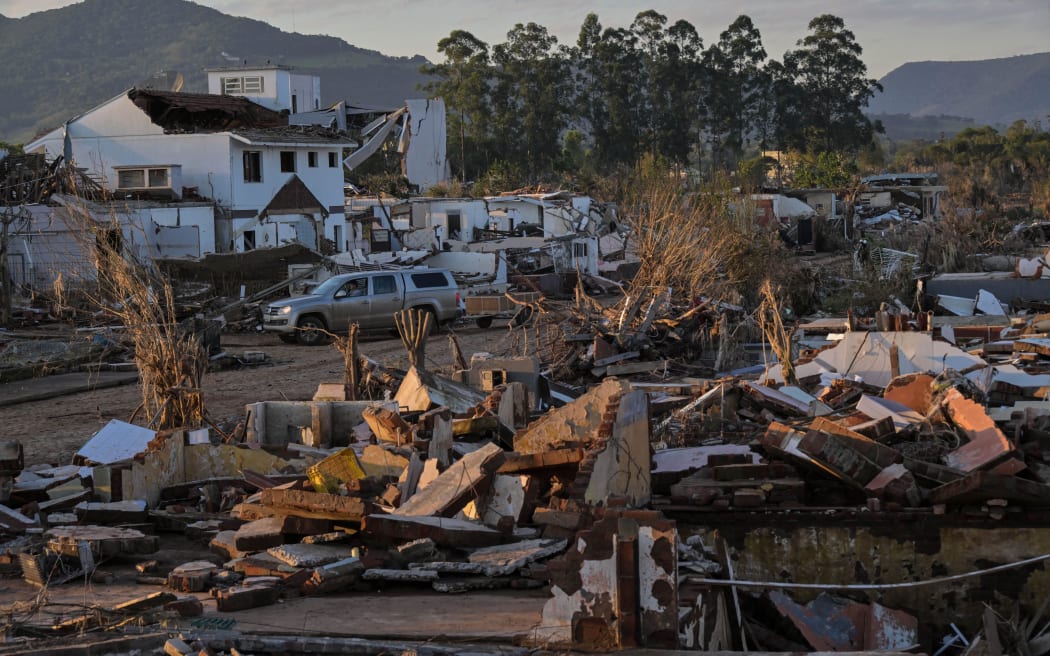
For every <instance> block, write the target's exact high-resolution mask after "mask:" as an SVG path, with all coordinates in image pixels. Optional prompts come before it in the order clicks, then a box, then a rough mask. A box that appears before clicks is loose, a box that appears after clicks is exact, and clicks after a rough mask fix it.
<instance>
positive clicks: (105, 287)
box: [55, 202, 207, 430]
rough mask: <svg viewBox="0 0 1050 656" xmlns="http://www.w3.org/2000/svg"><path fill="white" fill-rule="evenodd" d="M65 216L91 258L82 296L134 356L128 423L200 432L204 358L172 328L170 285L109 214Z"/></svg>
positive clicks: (78, 209)
mask: <svg viewBox="0 0 1050 656" xmlns="http://www.w3.org/2000/svg"><path fill="white" fill-rule="evenodd" d="M67 210H68V211H67V212H66V213H65V220H66V221H67V222H68V223H69V224H70V228H71V229H72V234H74V235H76V238H77V240H78V242H79V247H80V249H81V250H82V252H83V253H84V254H91V256H92V257H93V264H94V271H85V272H82V274H83V277H84V278H85V279H88V280H90V279H92V278H93V279H94V283H95V284H94V288H93V291H89V292H85V293H87V294H88V297H89V298H90V299H91V303H92V305H94V307H95V308H96V309H97V311H99V312H100V313H101V314H102V315H103V316H104V317H108V318H109V319H111V320H115V321H116V322H118V323H119V324H120V325H121V326H123V332H124V338H125V340H126V341H127V342H128V343H129V344H130V345H131V346H132V348H133V349H134V357H135V363H136V365H137V367H138V372H139V386H140V389H141V392H142V401H141V403H140V405H139V407H138V409H136V410H135V413H134V414H133V416H132V419H134V417H135V416H137V415H138V414H139V413H140V412H141V413H144V417H145V418H146V420H147V423H148V424H149V425H150V426H151V427H153V428H155V429H157V430H166V429H172V428H180V427H198V426H200V425H201V424H202V423H203V422H204V414H205V410H204V401H203V395H202V392H201V379H202V378H203V376H204V371H205V368H206V365H207V357H206V354H205V353H204V350H203V347H202V345H201V343H200V341H199V340H198V338H197V336H196V335H195V333H194V332H193V330H192V329H191V328H190V327H185V326H182V325H180V324H179V322H178V321H177V316H176V305H175V295H174V293H173V291H172V287H171V284H170V283H169V282H168V281H167V280H165V279H164V278H162V277H161V276H159V275H158V274H157V271H156V270H155V269H154V268H153V267H152V266H151V263H150V262H149V261H148V257H147V258H143V257H142V256H141V255H140V254H139V253H136V252H135V250H134V246H132V245H131V243H133V242H134V241H135V240H133V239H129V235H131V234H133V233H134V231H136V230H137V227H136V226H133V225H130V223H129V221H128V220H127V219H122V217H120V216H119V215H118V214H117V213H115V212H113V213H111V214H110V215H109V216H108V217H107V218H105V219H99V218H97V214H96V215H94V216H93V214H92V212H91V211H90V210H89V208H88V206H87V204H86V203H83V202H81V203H74V204H71V205H68V206H67ZM139 241H141V240H139ZM55 292H56V293H55V295H56V297H58V298H61V297H62V296H63V295H64V294H63V293H62V290H55Z"/></svg>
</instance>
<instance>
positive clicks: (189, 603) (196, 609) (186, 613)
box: [164, 597, 204, 617]
mask: <svg viewBox="0 0 1050 656" xmlns="http://www.w3.org/2000/svg"><path fill="white" fill-rule="evenodd" d="M164 610H170V611H174V612H176V613H178V614H179V617H200V616H201V615H203V614H204V604H202V603H201V600H200V599H198V598H196V597H181V598H179V599H176V600H174V601H169V602H168V603H166V604H164Z"/></svg>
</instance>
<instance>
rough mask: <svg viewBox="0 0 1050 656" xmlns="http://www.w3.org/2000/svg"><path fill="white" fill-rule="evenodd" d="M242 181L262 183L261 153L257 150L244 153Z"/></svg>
mask: <svg viewBox="0 0 1050 656" xmlns="http://www.w3.org/2000/svg"><path fill="white" fill-rule="evenodd" d="M244 181H245V182H262V153H260V152H259V151H257V150H246V151H244Z"/></svg>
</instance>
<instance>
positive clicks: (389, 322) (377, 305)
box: [371, 273, 405, 328]
mask: <svg viewBox="0 0 1050 656" xmlns="http://www.w3.org/2000/svg"><path fill="white" fill-rule="evenodd" d="M403 284H404V283H403V282H402V280H401V277H400V276H399V275H397V274H393V273H391V274H385V275H380V276H372V313H371V315H372V316H371V320H372V322H373V324H372V327H374V328H393V327H394V313H395V312H398V311H400V310H401V308H402V307H404V302H405V294H404V290H403V289H402V285H403Z"/></svg>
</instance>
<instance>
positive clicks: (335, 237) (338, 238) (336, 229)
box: [332, 225, 343, 252]
mask: <svg viewBox="0 0 1050 656" xmlns="http://www.w3.org/2000/svg"><path fill="white" fill-rule="evenodd" d="M332 241H333V242H334V243H335V250H336V251H337V252H341V251H342V250H343V226H341V225H337V226H332Z"/></svg>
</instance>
